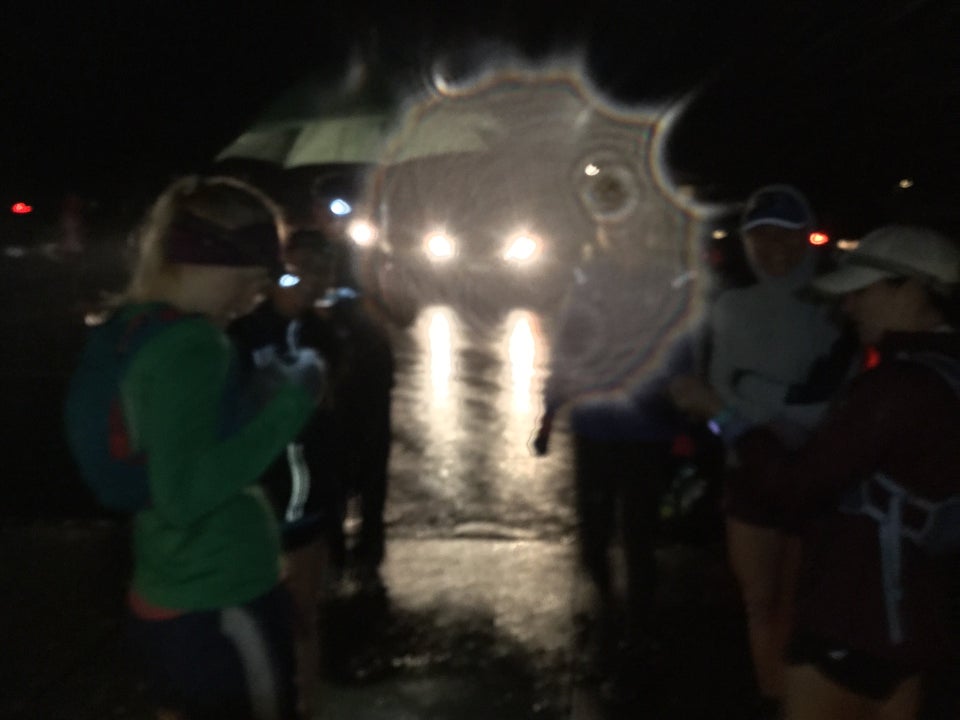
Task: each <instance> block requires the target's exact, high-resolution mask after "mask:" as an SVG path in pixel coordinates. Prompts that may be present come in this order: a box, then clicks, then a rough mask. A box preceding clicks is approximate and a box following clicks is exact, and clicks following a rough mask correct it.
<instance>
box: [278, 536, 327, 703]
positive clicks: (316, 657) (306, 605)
mask: <svg viewBox="0 0 960 720" xmlns="http://www.w3.org/2000/svg"><path fill="white" fill-rule="evenodd" d="M286 559H287V579H286V582H287V586H288V587H289V589H290V595H291V596H292V597H293V603H294V609H295V612H296V623H295V626H294V627H295V630H294V638H293V639H294V651H295V653H296V660H297V677H296V682H297V694H298V699H299V707H298V710H299V711H300V714H301V717H304V718H310V717H312V715H311V713H312V712H313V711H314V710H315V709H316V706H317V705H318V704H319V699H318V696H319V690H320V610H319V596H320V584H321V577H322V575H323V566H324V563H325V562H326V546H325V544H324V543H323V542H322V541H319V540H318V541H314V542H312V543H309V544H307V545H304V546H302V547H299V548H297V549H296V550H293V551H292V552H289V553H287V556H286Z"/></svg>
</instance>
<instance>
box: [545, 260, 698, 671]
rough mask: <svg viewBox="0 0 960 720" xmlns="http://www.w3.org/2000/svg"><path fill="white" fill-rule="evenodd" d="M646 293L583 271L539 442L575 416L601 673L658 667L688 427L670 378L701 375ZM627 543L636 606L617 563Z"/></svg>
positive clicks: (631, 277)
mask: <svg viewBox="0 0 960 720" xmlns="http://www.w3.org/2000/svg"><path fill="white" fill-rule="evenodd" d="M640 287H642V283H641V281H640V277H639V276H638V273H637V272H636V271H635V270H631V269H629V268H625V266H624V264H623V263H618V262H615V261H614V260H612V259H611V258H607V257H601V258H597V259H591V260H590V261H589V262H585V263H584V264H583V265H582V266H581V267H579V268H578V271H577V273H576V274H575V283H574V285H573V286H572V288H571V290H570V292H569V293H568V296H567V298H566V301H565V303H564V306H563V308H562V310H561V315H560V317H559V320H558V329H557V332H556V338H555V341H554V346H553V348H552V350H551V355H552V357H551V367H550V376H549V378H548V380H547V383H546V388H545V393H544V394H545V398H544V413H543V416H542V418H541V420H540V424H539V427H538V428H537V431H536V435H535V438H534V441H533V449H534V451H535V452H536V453H537V454H538V455H544V454H545V453H546V452H547V451H548V447H549V440H550V436H551V433H552V429H553V426H554V423H555V419H556V417H557V416H558V414H559V413H561V412H563V411H568V412H569V427H570V431H571V434H572V437H573V450H574V491H575V500H576V511H577V521H578V531H579V537H578V541H579V550H580V562H581V566H582V567H583V569H584V570H585V571H586V574H587V576H588V577H589V579H590V581H591V585H592V588H593V590H594V591H595V593H596V598H597V605H598V607H597V609H598V610H599V613H598V620H599V623H598V625H599V630H600V632H599V635H600V638H599V647H598V650H599V658H598V660H599V661H600V663H601V664H602V666H607V665H608V663H609V662H610V661H614V662H615V661H616V660H617V658H618V656H622V657H623V659H624V660H625V661H626V662H624V663H623V664H624V665H625V666H626V665H635V664H636V663H634V662H633V660H634V659H637V660H644V659H649V658H647V657H646V656H647V655H648V654H649V653H648V651H649V650H650V646H651V641H652V633H651V628H650V623H651V619H652V618H651V611H652V608H653V601H654V596H655V592H656V586H657V583H656V576H657V567H656V558H655V556H654V550H655V544H656V539H657V530H658V519H659V509H660V499H661V497H662V495H663V492H664V490H665V489H666V487H667V485H668V484H669V482H670V479H671V477H672V474H673V471H674V469H675V465H676V462H675V458H674V457H673V456H672V454H671V448H672V444H673V440H674V438H675V437H676V436H677V435H678V434H680V433H681V432H682V431H683V429H684V427H685V421H684V418H682V417H681V416H680V415H679V414H678V413H677V412H676V411H675V409H674V408H673V407H672V406H671V404H670V402H669V399H668V398H667V397H666V392H665V391H666V387H667V383H668V380H669V379H670V377H672V376H673V375H675V374H681V373H688V372H692V371H693V366H694V347H693V341H692V340H693V336H692V335H686V336H681V337H680V339H679V340H678V339H677V338H676V337H675V336H676V335H677V333H673V334H672V335H671V333H670V332H669V331H665V330H662V329H661V332H662V336H659V337H658V334H657V329H656V328H655V327H652V325H653V323H651V321H650V318H649V317H648V315H647V314H645V313H643V312H639V311H638V303H639V302H640V298H639V296H638V288H640ZM618 535H619V536H620V537H622V545H623V549H624V557H625V561H626V598H625V602H621V599H620V598H619V597H618V595H617V593H616V592H615V583H614V581H613V575H612V567H611V559H610V557H609V553H610V550H611V548H612V545H613V541H614V539H615V538H616V537H618ZM621 651H625V652H621ZM610 669H613V670H618V668H616V667H613V668H610Z"/></svg>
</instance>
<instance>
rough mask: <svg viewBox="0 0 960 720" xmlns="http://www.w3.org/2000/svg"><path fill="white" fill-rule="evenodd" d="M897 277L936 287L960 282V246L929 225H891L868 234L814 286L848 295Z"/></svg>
mask: <svg viewBox="0 0 960 720" xmlns="http://www.w3.org/2000/svg"><path fill="white" fill-rule="evenodd" d="M895 277H914V278H917V279H919V280H921V281H922V282H924V283H925V284H927V285H929V286H931V287H932V288H933V289H934V290H936V289H943V288H944V287H945V286H952V285H957V284H960V245H958V244H957V243H956V242H954V241H953V240H951V239H950V238H948V237H946V236H945V235H941V234H940V233H938V232H936V231H935V230H930V229H928V228H923V227H914V226H909V225H887V226H884V227H881V228H877V229H876V230H873V231H872V232H870V233H867V234H866V235H864V237H863V238H862V239H861V240H860V243H859V244H858V245H857V247H856V248H855V249H853V250H850V251H848V252H847V253H845V254H844V256H843V257H842V258H841V259H840V264H839V267H838V268H837V269H836V270H834V271H833V272H829V273H826V274H825V275H821V276H820V277H818V278H816V279H815V280H814V281H813V282H812V283H811V287H812V289H813V290H815V291H817V292H819V293H822V294H824V295H845V294H847V293H850V292H853V291H855V290H860V289H861V288H865V287H867V286H868V285H872V284H873V283H875V282H877V281H878V280H883V279H885V278H895Z"/></svg>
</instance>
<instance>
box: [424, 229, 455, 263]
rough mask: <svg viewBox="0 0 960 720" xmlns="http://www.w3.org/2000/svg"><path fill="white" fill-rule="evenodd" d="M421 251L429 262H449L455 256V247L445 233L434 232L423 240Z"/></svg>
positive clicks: (451, 239)
mask: <svg viewBox="0 0 960 720" xmlns="http://www.w3.org/2000/svg"><path fill="white" fill-rule="evenodd" d="M423 251H424V252H425V253H426V254H427V257H429V258H430V259H431V260H449V259H450V258H452V257H453V256H454V255H456V254H457V247H456V244H455V243H454V241H453V238H451V237H450V236H449V235H447V234H446V233H443V232H434V233H430V234H429V235H427V237H426V238H424V240H423Z"/></svg>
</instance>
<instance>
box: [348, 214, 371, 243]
mask: <svg viewBox="0 0 960 720" xmlns="http://www.w3.org/2000/svg"><path fill="white" fill-rule="evenodd" d="M347 234H348V235H349V236H350V239H351V240H353V241H354V242H355V243H356V244H357V245H363V246H367V245H369V244H370V243H372V242H373V241H374V240H375V239H376V237H377V231H376V228H374V226H373V225H372V224H371V223H369V222H367V221H366V220H354V221H353V222H352V223H350V225H349V227H348V228H347Z"/></svg>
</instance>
